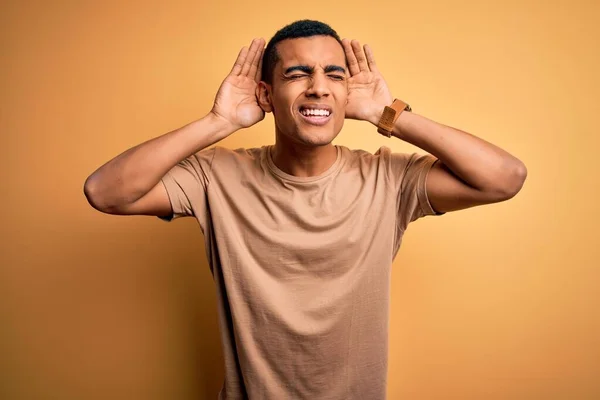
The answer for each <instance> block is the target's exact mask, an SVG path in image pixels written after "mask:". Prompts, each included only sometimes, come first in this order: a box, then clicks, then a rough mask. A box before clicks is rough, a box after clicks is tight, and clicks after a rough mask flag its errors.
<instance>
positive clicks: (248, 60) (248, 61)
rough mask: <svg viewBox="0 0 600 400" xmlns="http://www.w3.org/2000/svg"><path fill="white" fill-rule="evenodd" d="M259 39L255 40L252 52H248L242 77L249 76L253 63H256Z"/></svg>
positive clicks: (251, 47) (251, 46) (241, 73)
mask: <svg viewBox="0 0 600 400" xmlns="http://www.w3.org/2000/svg"><path fill="white" fill-rule="evenodd" d="M258 42H259V41H258V39H254V40H253V41H252V44H251V45H250V50H248V56H247V57H246V60H245V61H244V65H243V66H242V72H240V75H241V76H248V74H249V72H250V67H251V66H252V62H253V61H254V57H256V53H257V52H258Z"/></svg>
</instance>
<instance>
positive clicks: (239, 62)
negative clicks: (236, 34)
mask: <svg viewBox="0 0 600 400" xmlns="http://www.w3.org/2000/svg"><path fill="white" fill-rule="evenodd" d="M247 55H248V48H247V47H246V46H244V47H242V49H241V50H240V52H239V54H238V56H237V59H236V60H235V63H234V64H233V68H231V72H229V75H232V76H236V75H239V74H240V72H242V66H243V65H244V62H245V61H246V56H247Z"/></svg>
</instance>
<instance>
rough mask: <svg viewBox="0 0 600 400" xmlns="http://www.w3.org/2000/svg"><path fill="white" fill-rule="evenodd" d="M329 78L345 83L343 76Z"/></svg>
mask: <svg viewBox="0 0 600 400" xmlns="http://www.w3.org/2000/svg"><path fill="white" fill-rule="evenodd" d="M329 77H330V78H331V79H334V80H336V81H343V80H344V77H343V76H342V75H329Z"/></svg>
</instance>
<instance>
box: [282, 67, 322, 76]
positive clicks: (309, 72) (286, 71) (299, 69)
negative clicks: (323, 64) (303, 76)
mask: <svg viewBox="0 0 600 400" xmlns="http://www.w3.org/2000/svg"><path fill="white" fill-rule="evenodd" d="M294 71H301V72H305V73H307V74H312V73H313V72H314V71H315V69H314V68H313V67H309V66H308V65H293V66H291V67H289V68H287V69H286V70H285V72H284V74H285V75H287V74H289V73H290V72H294Z"/></svg>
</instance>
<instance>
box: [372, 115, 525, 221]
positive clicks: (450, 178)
mask: <svg viewBox="0 0 600 400" xmlns="http://www.w3.org/2000/svg"><path fill="white" fill-rule="evenodd" d="M382 111H383V110H382ZM375 124H376V123H375ZM392 135H394V136H395V137H397V138H399V139H402V140H404V141H406V142H408V143H411V144H413V145H415V146H417V147H419V148H421V149H423V150H425V151H426V152H428V153H430V154H432V155H433V156H435V157H437V158H438V159H439V161H438V162H436V163H435V164H434V166H433V167H432V169H431V171H430V172H429V175H428V177H427V196H428V197H429V202H430V203H431V205H432V206H433V208H434V210H436V211H438V212H448V211H455V210H461V209H465V208H469V207H474V206H478V205H483V204H490V203H497V202H501V201H505V200H508V199H510V198H512V197H514V196H515V195H516V194H517V193H518V192H519V191H520V190H521V188H522V186H523V183H524V182H525V179H526V177H527V168H526V167H525V165H524V164H523V162H521V161H520V160H519V159H517V158H516V157H514V156H513V155H511V154H509V153H508V152H506V151H505V150H503V149H501V148H499V147H498V146H495V145H493V144H491V143H489V142H486V141H485V140H483V139H480V138H478V137H476V136H474V135H471V134H469V133H467V132H463V131H461V130H458V129H455V128H451V127H449V126H445V125H442V124H439V123H437V122H434V121H432V120H430V119H427V118H425V117H422V116H420V115H417V114H413V113H410V112H403V113H402V114H400V117H399V118H398V120H397V121H396V124H395V126H394V130H393V131H392Z"/></svg>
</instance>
